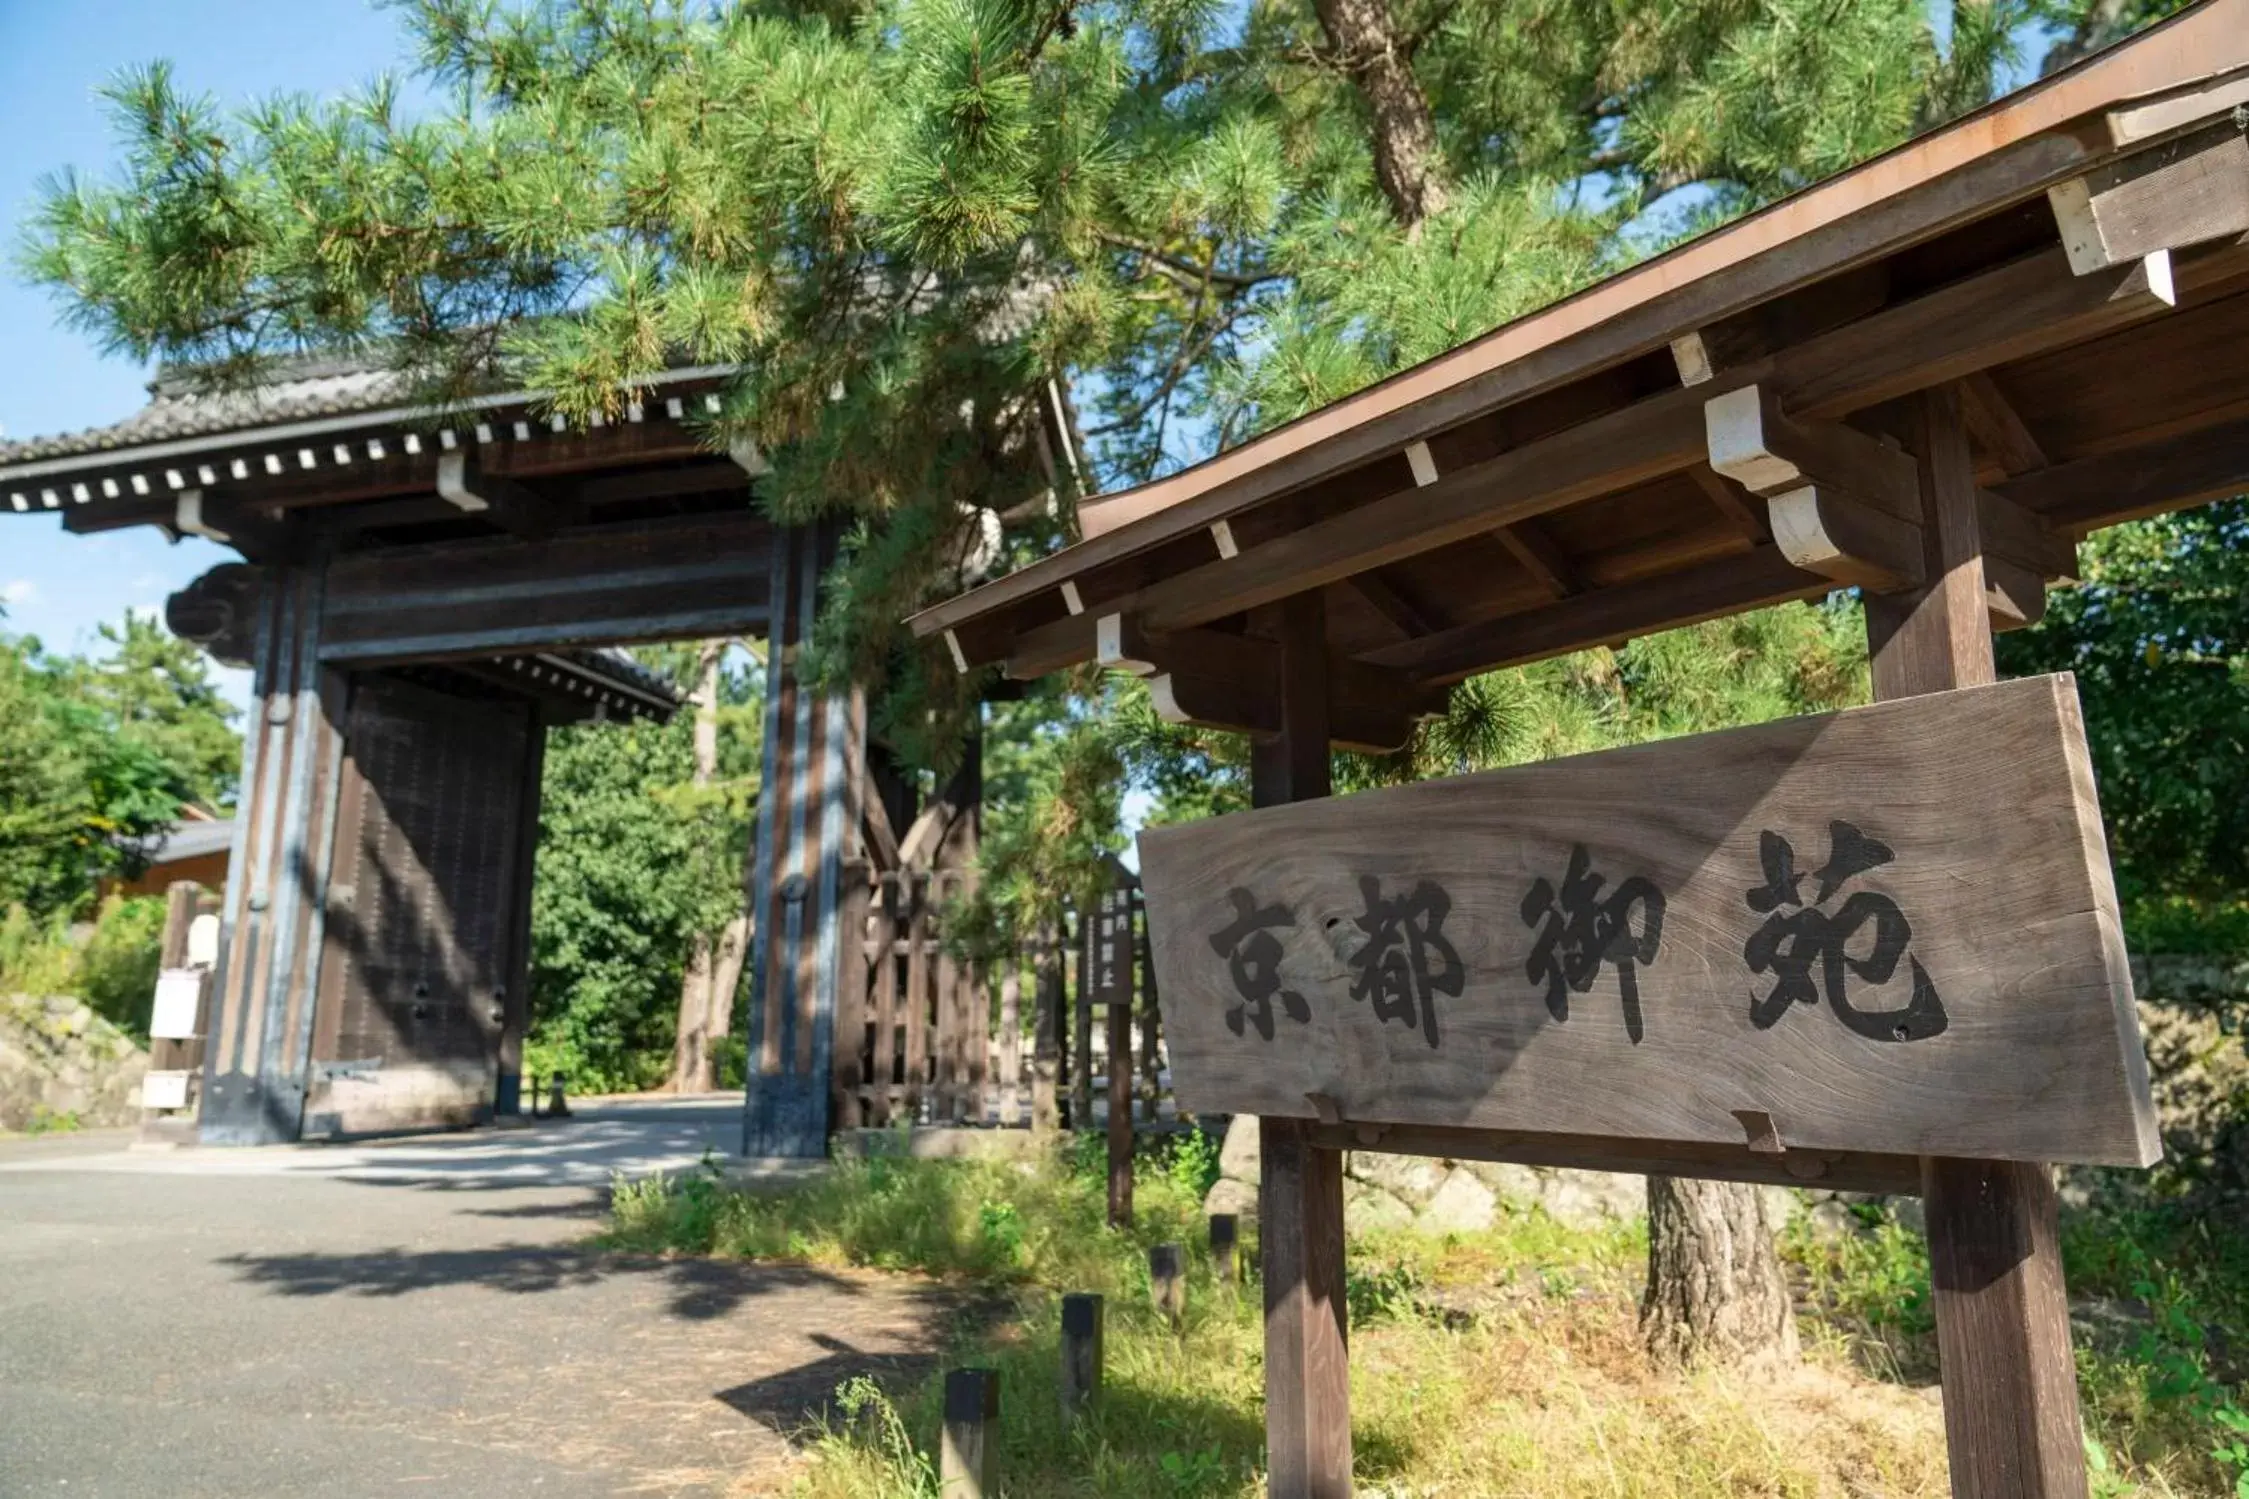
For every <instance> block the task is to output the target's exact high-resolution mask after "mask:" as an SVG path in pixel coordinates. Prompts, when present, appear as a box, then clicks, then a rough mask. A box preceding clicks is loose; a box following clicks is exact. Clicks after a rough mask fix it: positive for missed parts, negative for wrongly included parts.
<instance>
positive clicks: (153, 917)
mask: <svg viewBox="0 0 2249 1499" xmlns="http://www.w3.org/2000/svg"><path fill="white" fill-rule="evenodd" d="M163 958H164V902H163V901H162V900H161V899H159V898H158V897H156V896H153V895H133V896H118V895H113V896H111V897H110V898H109V899H107V900H105V901H103V902H102V906H101V911H100V914H99V915H97V916H96V917H95V919H94V930H93V935H92V936H90V937H88V938H87V939H86V945H85V947H84V948H83V949H81V950H80V952H79V955H78V965H79V966H78V985H77V987H76V988H75V989H74V990H73V991H72V992H74V993H76V994H77V995H78V996H79V997H80V998H82V999H84V1000H85V1001H86V1003H88V1004H90V1005H92V1006H93V1007H94V1011H95V1013H96V1014H98V1015H100V1016H102V1017H103V1018H104V1019H106V1020H108V1021H109V1022H110V1023H111V1024H112V1025H115V1026H117V1027H118V1028H119V1029H120V1030H125V1031H129V1032H131V1033H132V1034H133V1035H135V1036H137V1037H140V1038H141V1039H143V1040H146V1039H147V1037H148V1022H149V1016H150V1012H151V1011H152V1010H153V1009H154V1008H155V1005H156V975H157V972H158V970H159V969H160V968H161V966H162V964H163Z"/></svg>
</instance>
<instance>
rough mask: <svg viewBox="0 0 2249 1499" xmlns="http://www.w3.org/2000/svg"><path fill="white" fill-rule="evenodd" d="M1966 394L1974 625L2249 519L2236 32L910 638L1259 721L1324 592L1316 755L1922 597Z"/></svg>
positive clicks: (1210, 473)
mask: <svg viewBox="0 0 2249 1499" xmlns="http://www.w3.org/2000/svg"><path fill="white" fill-rule="evenodd" d="M1945 386H1950V387H1954V388H1956V389H1957V391H1958V393H1959V396H1960V399H1961V401H1962V404H1963V407H1964V410H1965V414H1966V419H1967V424H1968V428H1969V433H1970V436H1971V438H1972V440H1973V447H1974V458H1975V462H1976V469H1977V482H1978V484H1979V487H1980V493H1979V498H1978V506H1977V508H1978V512H1979V520H1980V522H1981V525H1982V529H1983V538H1984V539H1983V546H1984V549H1985V553H1986V556H1985V563H1986V573H1987V579H1988V583H1989V588H1988V602H1989V606H1990V610H1991V614H1992V620H1993V623H1994V624H1995V625H1996V626H1997V627H1999V628H2011V627H2015V626H2019V625H2021V624H2024V623H2027V622H2029V621H2031V620H2034V619H2036V618H2037V617H2038V615H2039V613H2040V612H2041V610H2042V609H2043V601H2044V586H2045V584H2046V583H2047V582H2048V581H2051V580H2055V579H2062V578H2068V577H2070V576H2072V575H2073V569H2074V543H2075V541H2076V540H2077V539H2079V538H2081V537H2082V536H2084V535H2085V534H2086V533H2087V532H2089V531H2091V530H2094V529H2097V528H2099V527H2102V526H2106V525H2110V524H2113V523H2115V522H2118V521H2122V520H2126V519H2130V518H2133V517H2137V516H2143V515H2148V514H2153V513H2157V512H2160V511H2163V510H2166V509H2172V508H2177V507H2181V506H2185V505H2190V504H2195V503H2198V502H2201V501H2204V500H2208V499H2211V498H2216V497H2221V496H2223V495H2226V494H2229V493H2232V492H2235V491H2237V490H2240V489H2242V488H2249V396H2245V395H2244V392H2249V0H2206V3H2204V4H2202V5H2200V6H2197V7H2195V8H2194V9H2191V10H2189V11H2186V12H2184V13H2182V14H2180V15H2179V16H2176V17H2174V18H2172V19H2171V20H2170V21H2168V22H2166V23H2164V24H2163V25H2161V26H2158V27H2155V28H2153V29H2151V30H2150V31H2148V32H2146V33H2144V34H2142V35H2141V36H2139V37H2137V38H2134V39H2133V40H2131V41H2129V42H2126V43H2124V44H2122V45H2120V46H2117V47H2115V48H2113V49H2111V50H2109V51H2108V52H2105V53H2103V54H2100V55H2099V56H2097V57H2095V58H2093V59H2090V60H2088V61H2087V62H2084V63H2081V64H2079V65H2078V66H2077V67H2075V68H2072V69H2070V70H2069V71H2067V72H2064V73H2060V74H2057V75H2055V76H2053V77H2051V78H2048V79H2045V80H2042V81H2040V82H2039V83H2037V84H2034V85H2032V86H2030V87H2028V88H2026V89H2024V90H2022V91H2021V92H2019V93H2017V94H2014V95H2011V96H2009V97H2008V98H2006V99H2004V100H2002V101H2000V102H1998V103H1996V104H1993V105H1991V106H1990V107H1988V108H1986V109H1984V110H1982V111H1980V112H1978V113H1976V114H1974V115H1971V116H1968V117H1967V118H1965V119H1962V120H1960V121H1958V122H1956V123H1954V124H1952V125H1950V126H1947V127H1946V128H1944V129H1942V130H1939V131H1936V132H1934V133H1932V134H1930V135H1928V136H1925V137H1922V138H1921V139H1919V140H1916V141H1913V142H1911V143H1909V144H1907V145H1905V146H1903V147H1900V148H1899V149H1897V150H1895V151H1893V152H1890V153H1889V154H1887V155H1885V156H1882V157H1879V158H1877V159H1875V160H1873V161H1870V162H1868V163H1866V164H1864V165H1862V166H1860V167H1858V168H1855V169H1854V170H1852V171H1850V172H1846V173H1844V174H1842V175H1840V176H1837V177H1835V178H1832V179H1830V180H1828V181H1826V182H1824V183H1821V184H1819V185H1818V186H1816V187H1813V188H1810V189H1807V190H1806V191H1804V192H1801V193H1799V194H1796V195H1795V196H1793V197H1791V198H1789V199H1786V200H1784V201H1782V202H1780V203H1777V204H1774V205H1773V206H1771V207H1769V208H1767V209H1766V210H1764V211H1762V212H1760V213H1758V214H1755V215H1752V216H1750V217H1748V218H1745V219H1743V220H1741V221H1739V222H1737V223H1735V224H1732V225H1730V226H1728V227H1726V228H1725V229H1722V230H1719V231H1717V232H1715V233H1713V234H1710V235H1708V236H1705V237H1704V238H1702V239H1699V240H1696V241H1694V242H1692V243H1690V244H1688V245H1685V246H1682V247H1680V248H1678V249H1676V250H1674V251H1672V252H1671V253H1669V254H1667V255H1664V256H1662V257H1659V258H1657V259H1654V260H1651V261H1648V262H1646V263H1644V264H1642V265H1640V266H1637V267H1634V268H1633V269H1631V270H1629V271H1626V272H1623V273H1621V274H1619V275H1617V276H1615V277H1612V278H1610V279H1609V280H1607V281H1604V282H1602V283H1600V284H1598V285H1596V286H1594V287H1592V288H1590V289H1588V290H1587V291H1585V292H1583V293H1580V294H1579V295H1577V296H1575V297H1572V298H1570V299H1568V300H1565V301H1563V302H1560V303H1557V304H1555V305H1554V306H1552V307H1549V308H1547V309H1545V310H1543V311H1541V312H1538V313H1536V314H1533V315H1531V316H1528V317H1525V318H1522V319H1520V320H1518V321H1516V322H1514V323H1510V324H1508V325H1506V326H1503V327H1501V328H1499V329H1497V330H1495V331H1493V332H1492V333H1490V334H1487V335H1485V336H1484V337H1482V338H1480V339H1478V340H1476V341H1474V342H1472V343H1470V344H1467V345H1465V346H1463V347H1462V348H1460V349H1457V350H1455V351H1454V352H1452V353H1450V354H1447V355H1444V356H1442V357H1440V358H1438V359H1434V360H1431V361H1429V362H1428V363H1426V364H1423V365H1420V366H1417V367H1415V368H1414V369H1411V370H1408V371H1405V372H1404V373H1402V374H1400V375H1397V376H1395V377H1393V378H1392V379H1390V380H1388V381H1386V382H1384V383H1382V384H1380V385H1377V386H1374V387H1371V388H1370V389H1368V390H1365V391H1362V392H1360V393H1359V394H1357V395H1355V396H1352V397H1350V398H1348V399H1346V400H1344V401H1340V402H1338V403H1336V404H1334V405H1332V406H1330V407H1327V408H1324V409H1323V410H1320V411H1318V412H1315V413H1313V414H1311V415H1309V416H1307V417H1304V418H1302V419H1301V420H1299V421H1297V422H1294V423H1292V424H1290V425H1288V426H1286V427H1283V428H1280V429H1278V430H1276V431H1274V432H1271V433H1268V434H1266V435H1265V436H1263V437H1261V438H1259V439H1257V440H1256V441H1254V442H1251V443H1248V444H1245V445H1244V446H1242V447H1240V448H1237V449H1234V450H1232V451H1230V452H1227V453H1224V454H1221V455H1220V456H1218V457H1216V458H1214V459H1212V460H1210V461H1208V462H1206V463H1204V464H1201V465H1199V466H1198V467H1196V468H1193V469H1189V470H1187V471H1185V472H1183V473H1180V474H1176V475H1173V476H1171V477H1168V478H1165V479H1163V480H1160V481H1158V482H1155V483H1153V484H1149V485H1145V486H1143V487H1141V488H1138V489H1134V490H1130V491H1125V492H1122V493H1118V494H1113V495H1106V496H1101V497H1097V498H1095V499H1091V500H1088V501H1086V502H1085V503H1084V504H1083V505H1082V506H1081V519H1082V523H1083V527H1084V533H1085V539H1084V540H1082V541H1080V542H1078V543H1077V544H1075V545H1073V546H1071V547H1068V548H1066V549H1065V550H1063V551H1061V552H1059V553H1057V554H1055V555H1053V556H1051V557H1047V558H1045V559H1042V560H1041V561H1039V562H1037V563H1034V564H1032V565H1031V566H1029V567H1026V568H1024V569H1022V570H1020V571H1018V572H1016V573H1014V574H1012V575H1010V576H1008V577H1006V578H1002V579H1000V580H998V581H996V582H993V583H990V584H987V585H985V586H983V587H981V588H978V589H976V590H974V591H972V592H969V593H966V594H963V595H961V596H960V597H958V598H954V599H951V600H948V601H946V602H945V603H942V604H939V605H937V606H935V607H934V608H931V609H928V610H925V611H924V612H922V613H921V614H919V615H917V616H915V617H914V619H913V621H912V625H913V628H914V629H915V631H916V632H917V633H919V634H921V635H924V636H935V635H943V636H944V637H945V638H946V639H947V641H948V642H949V644H950V647H951V649H952V651H953V655H954V659H955V661H956V664H958V665H959V666H960V667H961V669H962V670H964V671H965V670H970V669H975V668H979V667H985V666H990V665H1000V666H1002V667H1004V669H1005V671H1006V672H1007V673H1008V675H1010V676H1013V677H1019V678H1026V677H1033V676H1038V675H1041V674H1043V673H1045V672H1048V671H1052V670H1055V669H1057V668H1060V667H1064V666H1068V665H1072V664H1076V663H1081V662H1089V661H1100V662H1102V663H1104V664H1108V665H1111V666H1116V667H1120V668H1124V669H1128V670H1133V671H1136V672H1139V673H1141V674H1143V675H1148V676H1150V677H1152V678H1153V679H1154V685H1155V686H1156V688H1157V695H1158V700H1159V703H1160V704H1161V705H1162V706H1163V707H1164V708H1165V711H1166V712H1167V713H1168V714H1169V715H1170V716H1172V717H1174V718H1177V719H1181V720H1190V721H1196V722H1205V723H1213V724H1218V725H1221V726H1225V727H1234V728H1245V729H1253V730H1262V729H1269V728H1272V727H1275V726H1276V724H1277V719H1278V712H1279V708H1278V703H1277V700H1276V697H1275V689H1274V686H1273V676H1274V671H1273V660H1272V659H1271V658H1272V657H1273V654H1274V648H1273V647H1272V646H1271V645H1270V644H1269V642H1267V641H1265V640H1263V639H1260V638H1258V636H1259V633H1260V631H1259V629H1258V627H1257V625H1256V624H1255V622H1254V611H1257V610H1259V609H1260V608H1261V607H1262V606H1265V605H1269V604H1273V603H1275V602H1277V601H1279V600H1281V599H1284V598H1288V597H1291V596H1294V595H1298V594H1302V593H1306V592H1309V591H1315V590H1317V591H1319V592H1320V593H1321V594H1322V595H1323V597H1324V601H1325V605H1326V608H1325V614H1326V619H1327V630H1328V644H1329V651H1330V656H1331V679H1332V680H1331V683H1330V690H1329V698H1330V701H1331V704H1332V713H1333V715H1334V717H1333V729H1334V733H1335V736H1336V738H1337V739H1338V741H1340V742H1343V743H1347V744H1351V743H1356V744H1365V745H1369V746H1391V745H1395V744H1397V743H1398V742H1401V741H1402V739H1403V738H1404V736H1405V733H1406V732H1407V730H1408V728H1409V727H1410V724H1411V721H1412V719H1413V717H1414V716H1415V715H1416V714H1418V713H1421V712H1425V711H1428V710H1429V709H1430V708H1432V707H1434V706H1435V705H1436V704H1437V703H1438V702H1439V701H1441V695H1442V689H1443V688H1444V687H1445V686H1447V685H1448V684H1450V683H1452V682H1455V681H1458V680H1460V679H1461V678H1463V677H1466V676H1468V675H1471V674H1473V673H1476V672H1480V671H1486V670H1490V669H1493V668H1497V667H1502V666H1507V665H1511V664H1517V663H1521V662H1526V661H1531V660H1536V659H1539V658H1541V657H1545V656H1551V655H1556V654H1560V653H1562V652H1566V651H1570V650H1575V649H1579V648H1582V647H1585V646H1590V645H1596V644H1601V643H1606V642H1614V641H1618V640H1622V639H1625V638H1629V637H1631V636H1634V635H1637V634H1641V633H1645V632H1648V631H1653V630H1658V629H1664V628H1668V627H1670V626H1674V625H1679V624H1685V623H1690V622H1693V621H1696V620H1701V619H1708V618H1713V617H1716V616H1719V615H1723V614H1728V613H1733V612H1737V611H1740V610H1744V609H1750V608H1755V607H1759V606H1762V605H1766V604H1772V603H1778V602H1782V601H1784V600H1788V599H1795V598H1806V597H1813V596H1817V595H1819V594H1822V593H1825V592H1828V591H1830V590H1832V589H1835V588H1837V587H1841V586H1846V585H1858V586H1863V587H1867V588H1871V589H1875V590H1877V591H1882V590H1889V589H1897V588H1906V587H1912V586H1914V585H1916V584H1918V583H1920V582H1921V581H1922V576H1921V574H1922V570H1923V560H1922V559H1923V552H1922V547H1921V537H1920V532H1919V520H1920V515H1921V512H1920V509H1919V505H1918V499H1917V495H1916V492H1915V491H1914V490H1913V489H1912V484H1913V482H1914V473H1913V469H1914V465H1913V461H1912V460H1911V459H1910V458H1907V457H1906V456H1905V455H1904V454H1903V453H1902V452H1900V451H1899V450H1898V447H1897V444H1896V442H1895V440H1894V434H1895V433H1896V432H1897V431H1898V430H1900V429H1901V427H1902V424H1903V420H1904V414H1903V410H1902V401H1903V398H1906V397H1909V396H1913V395H1915V394H1916V393H1918V392H1921V391H1925V390H1930V389H1933V388H1937V387H1945Z"/></svg>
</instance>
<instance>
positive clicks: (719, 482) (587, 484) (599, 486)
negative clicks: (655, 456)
mask: <svg viewBox="0 0 2249 1499" xmlns="http://www.w3.org/2000/svg"><path fill="white" fill-rule="evenodd" d="M714 491H726V492H729V493H736V494H740V495H742V496H744V497H745V498H747V497H748V495H749V492H750V480H749V475H747V474H745V473H744V472H743V471H742V469H741V466H740V465H739V464H737V463H735V462H734V461H733V460H732V459H730V458H724V459H718V460H715V461H710V462H701V463H683V464H678V465H676V466H673V467H668V468H647V469H632V470H628V471H627V472H624V473H618V474H596V475H594V476H593V477H591V478H587V479H582V480H580V481H579V483H578V487H577V491H576V498H577V501H578V503H579V505H581V506H591V505H620V504H625V503H627V502H629V501H632V500H661V499H669V498H671V497H673V496H675V495H683V494H710V493H712V492H714Z"/></svg>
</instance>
